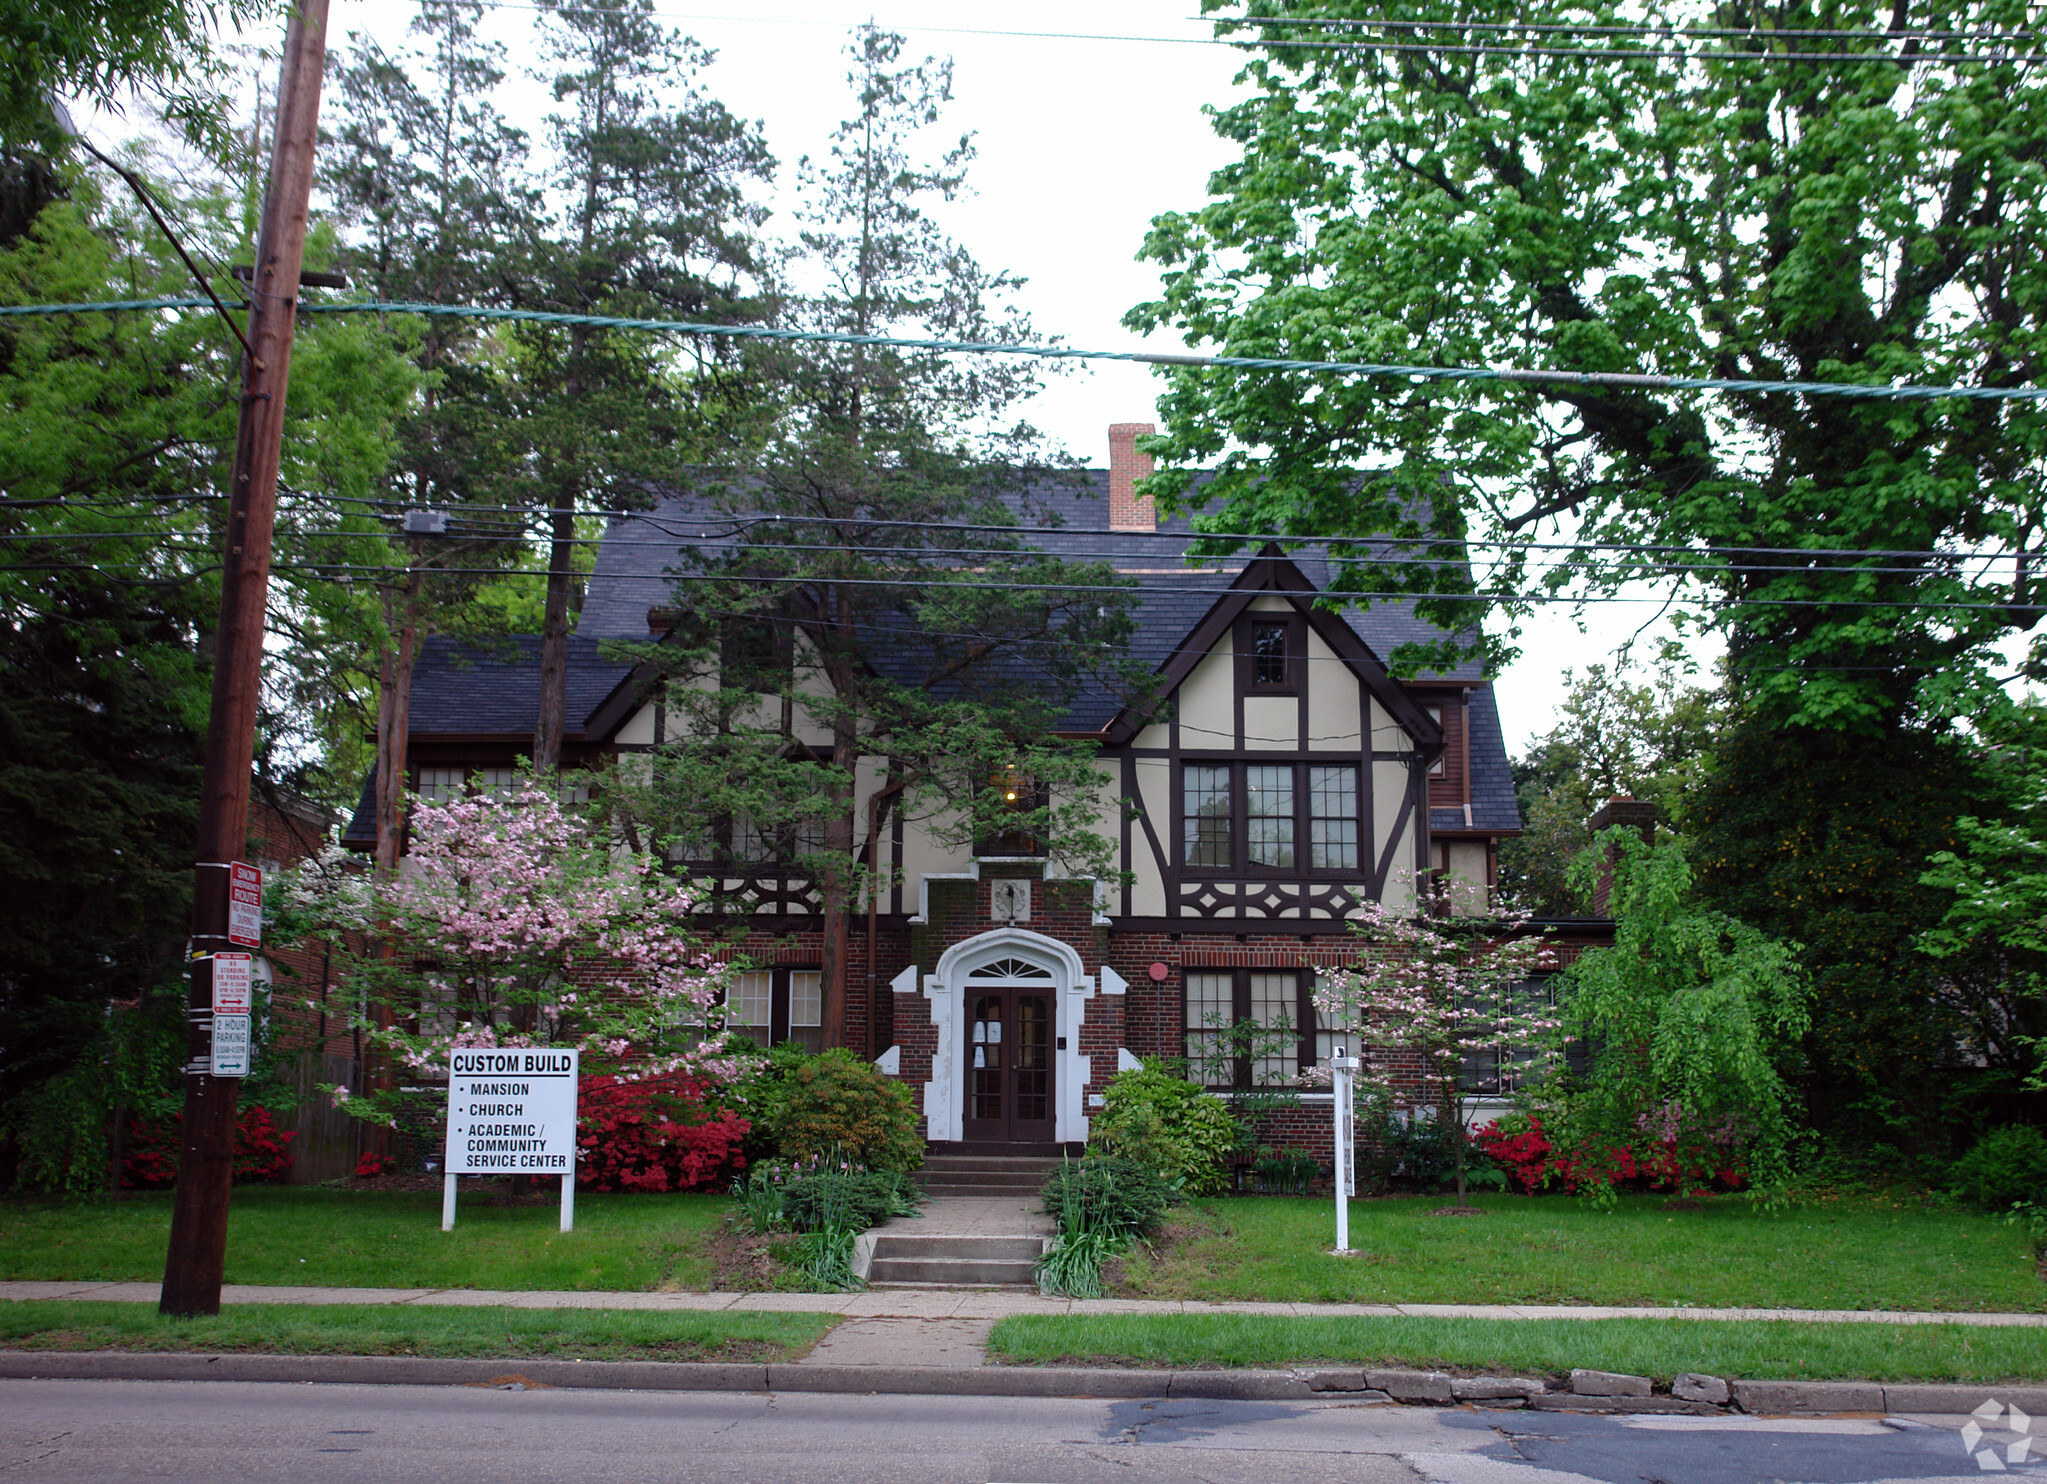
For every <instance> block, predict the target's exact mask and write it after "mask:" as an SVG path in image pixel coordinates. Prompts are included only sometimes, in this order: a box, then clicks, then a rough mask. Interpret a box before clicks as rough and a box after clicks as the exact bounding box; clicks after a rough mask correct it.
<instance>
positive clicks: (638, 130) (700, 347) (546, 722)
mask: <svg viewBox="0 0 2047 1484" xmlns="http://www.w3.org/2000/svg"><path fill="white" fill-rule="evenodd" d="M542 27H543V34H542V45H541V50H542V57H543V59H544V61H545V62H546V64H547V65H548V67H549V68H550V72H549V74H548V75H547V80H548V82H549V83H550V85H551V87H552V89H553V92H554V97H555V100H556V102H557V103H559V104H561V105H562V109H561V111H560V112H558V113H554V114H551V115H549V117H548V126H549V131H550V143H551V145H552V150H553V158H554V159H555V160H556V161H557V162H558V167H557V171H556V176H555V178H554V179H553V181H552V182H551V183H550V184H551V187H552V198H553V200H554V202H555V203H556V204H557V206H558V208H559V211H560V213H561V214H560V218H559V220H558V222H556V223H554V224H552V228H551V230H549V231H548V232H547V233H546V234H544V235H543V236H541V237H540V238H538V239H536V240H534V241H533V242H531V243H530V244H529V245H528V248H527V251H526V254H525V256H524V258H523V260H522V261H521V262H520V265H519V266H520V269H521V271H522V273H523V274H524V275H525V276H526V278H527V280H528V281H527V282H526V283H524V284H523V285H522V286H521V287H520V288H519V289H518V291H517V292H516V293H515V295H514V298H515V300H516V302H518V303H519V304H521V305H522V306H525V307H533V308H540V309H547V310H554V311H561V312H566V313H570V314H609V315H624V316H646V315H657V314H658V315H661V316H665V317H668V318H682V319H692V320H722V319H743V318H746V317H748V316H750V315H751V314H752V313H754V309H753V307H752V306H751V304H750V302H749V300H750V289H749V286H750V284H751V282H752V280H753V279H754V278H755V276H756V275H757V273H758V266H759V265H758V264H757V263H756V260H755V259H756V254H757V247H756V244H755V241H754V233H755V229H756V228H757V227H758V225H759V222H760V220H761V218H762V215H763V213H762V211H761V209H760V208H759V207H758V206H756V205H754V204H753V203H751V202H750V201H749V200H748V198H747V195H746V191H747V189H748V187H749V186H751V185H753V184H755V183H757V182H761V181H765V180H766V179H767V178H768V176H769V173H770V171H771V169H772V165H773V162H772V160H771V159H770V158H769V156H768V152H767V147H766V145H765V144H764V143H763V142H762V140H761V137H760V134H759V132H758V130H757V128H756V127H755V126H754V125H751V124H748V123H745V122H744V121H742V120H740V119H738V118H735V117H734V116H733V115H732V114H731V113H730V112H729V111H728V110H727V109H726V108H725V106H724V105H723V104H721V103H719V102H717V101H716V100H715V99H713V98H711V97H710V96H708V95H707V94H706V93H704V92H703V91H702V89H701V88H700V87H699V86H698V85H697V77H698V75H699V74H700V73H701V72H702V70H703V69H704V68H705V67H707V66H709V64H710V62H711V57H712V54H711V53H710V52H709V51H707V50H706V49H704V48H703V47H700V46H698V45H697V44H696V43H695V42H693V41H690V40H689V39H688V38H686V37H683V36H680V35H678V34H677V33H675V32H674V31H671V30H669V29H668V28H666V27H664V26H662V25H660V24H659V23H658V22H656V21H655V20H654V19H653V4H652V0H630V3H628V4H626V5H624V6H621V7H610V8H586V7H579V6H571V5H551V6H549V7H547V8H545V9H544V10H543V12H542ZM511 343H512V348H513V361H514V366H515V373H514V383H513V401H512V410H513V412H514V414H515V415H516V417H517V419H518V426H519V432H520V440H521V442H520V450H519V451H520V462H519V471H520V474H519V477H518V478H517V479H516V480H514V481H512V482H511V483H510V484H509V485H508V486H507V487H506V488H507V490H508V491H509V492H511V493H512V494H514V496H515V498H514V499H513V500H512V501H511V502H510V503H514V504H531V505H536V506H541V507H544V508H545V509H546V510H547V512H548V513H547V524H546V536H547V541H548V548H549V549H548V560H547V569H546V570H547V601H546V607H545V611H544V614H543V618H542V623H541V629H540V637H541V646H540V715H539V719H538V722H537V724H536V726H535V729H534V734H533V763H534V766H535V767H536V768H538V769H539V770H540V771H541V772H543V773H545V772H548V771H550V770H552V769H553V768H554V767H555V766H556V764H557V763H558V762H559V760H560V755H561V740H562V734H563V732H564V730H565V728H566V726H567V719H566V716H565V714H564V710H563V708H564V705H565V699H564V696H565V691H564V686H565V684H566V677H567V655H568V632H569V627H570V621H571V618H572V614H571V608H572V606H573V605H574V604H575V602H576V601H577V600H578V595H579V591H580V590H579V588H578V585H577V581H576V578H577V571H576V566H575V552H576V549H577V548H576V543H577V539H578V536H579V534H580V533H579V531H578V529H577V517H578V515H579V514H580V513H581V512H582V511H584V510H585V509H586V508H588V507H589V506H590V505H591V504H592V503H593V502H598V501H601V502H602V503H603V504H604V505H606V506H608V507H609V508H612V509H639V508H644V507H645V506H646V505H647V504H649V503H650V496H649V493H648V492H649V490H650V488H653V487H656V486H661V485H670V486H672V485H673V484H675V483H676V482H677V480H678V479H679V478H680V477H681V476H682V475H683V474H684V473H685V472H686V470H687V469H688V467H689V465H690V462H691V460H692V457H693V456H695V455H699V454H701V453H702V452H703V451H704V450H705V449H706V448H707V447H709V446H711V445H712V444H713V441H714V440H713V438H712V436H711V434H712V431H713V428H712V426H711V424H712V422H713V421H714V420H715V418H716V417H717V416H719V415H722V413H723V410H724V409H723V397H724V396H725V393H724V391H723V390H722V381H721V378H720V376H719V375H718V374H717V373H718V369H719V359H720V357H727V356H728V353H727V352H725V351H723V350H721V349H719V348H718V347H716V346H706V345H704V344H702V343H697V344H694V345H692V346H691V347H690V348H689V349H688V350H687V352H686V353H685V354H686V355H687V356H688V357H690V358H692V359H690V360H687V361H677V360H676V359H675V358H674V357H673V356H672V354H671V353H670V352H669V351H668V350H667V349H666V348H665V347H663V346H661V345H659V344H657V343H655V342H652V341H650V340H649V339H648V338H647V337H645V336H639V335H632V334H628V333H622V332H617V331H603V330H598V329H595V328H593V327H591V326H587V325H574V326H569V327H566V328H564V327H559V326H542V325H525V326H521V327H519V328H518V329H517V330H516V331H515V332H514V334H513V335H512V337H511ZM707 409H709V410H707Z"/></svg>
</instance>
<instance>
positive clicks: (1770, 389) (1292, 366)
mask: <svg viewBox="0 0 2047 1484" xmlns="http://www.w3.org/2000/svg"><path fill="white" fill-rule="evenodd" d="M203 306H204V301H203V300H198V299H107V300H96V301H90V302H78V303H70V304H8V305H0V317H16V316H29V315H59V314H106V313H115V312H128V311H169V310H178V309H197V308H200V307H203ZM298 311H299V313H301V314H423V315H440V316H445V317H451V318H457V319H476V320H484V321H495V322H498V323H505V324H541V325H561V326H565V327H566V326H580V327H585V328H590V329H606V330H640V331H647V332H651V333H655V334H667V335H685V336H703V337H707V338H714V339H715V338H722V339H731V340H766V341H791V342H795V343H799V344H811V345H845V346H860V347H866V348H872V349H893V350H919V351H930V352H934V353H937V354H941V355H1004V356H1025V357H1032V358H1036V359H1039V360H1055V361H1130V362H1135V363H1138V364H1141V365H1149V366H1170V367H1188V368H1195V369H1215V370H1241V371H1309V372H1321V373H1324V374H1329V375H1340V376H1362V377H1369V378H1374V379H1380V378H1392V379H1407V380H1416V381H1449V382H1466V383H1480V382H1505V383H1508V384H1510V385H1528V386H1540V385H1544V384H1549V383H1555V384H1558V385H1561V386H1570V387H1598V388H1601V389H1608V390H1615V391H1678V392H1691V391H1696V392H1751V393H1765V394H1775V395H1785V396H1813V397H1843V398H1848V399H1851V400H1854V399H1862V398H1870V399H1875V400H1878V401H1933V400H1939V399H1946V398H1958V399H1961V400H1965V401H1992V402H2004V401H2039V400H2042V399H2047V388H2042V387H1964V386H1928V385H1921V384H1918V383H1912V382H1907V383H1904V384H1902V385H1895V386H1874V385H1869V384H1865V383H1859V382H1837V381H1756V380H1750V379H1746V378H1738V377H1719V376H1656V375H1648V374H1644V373H1637V372H1619V371H1558V370H1550V369H1536V370H1521V369H1515V368H1510V367H1493V366H1487V367H1476V368H1474V367H1463V366H1418V365H1402V364H1397V363H1392V362H1383V361H1311V360H1298V359H1294V358H1291V357H1285V356H1204V355H1184V354H1183V355H1174V354H1168V353H1165V352H1159V351H1136V350H1081V349H1077V348H1075V347H1071V346H1063V345H1018V344H1012V343H1008V342H1003V341H991V340H936V339H925V338H919V337H914V336H907V335H859V334H854V333H852V332H850V331H841V330H789V329H782V328H779V327H776V326H772V325H719V324H703V323H698V322H695V321H690V320H663V319H628V318H622V317H619V316H615V315H605V314H567V313H562V312H558V311H553V310H540V309H489V308H482V307H479V306H476V305H468V304H417V303H406V302H401V303H382V302H374V301H373V302H365V303H357V304H301V305H299V306H298Z"/></svg>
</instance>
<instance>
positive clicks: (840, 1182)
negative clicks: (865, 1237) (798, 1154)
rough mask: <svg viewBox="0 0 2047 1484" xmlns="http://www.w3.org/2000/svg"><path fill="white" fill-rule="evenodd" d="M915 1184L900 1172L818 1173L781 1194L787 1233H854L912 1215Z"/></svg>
mask: <svg viewBox="0 0 2047 1484" xmlns="http://www.w3.org/2000/svg"><path fill="white" fill-rule="evenodd" d="M918 1200H919V1193H918V1190H917V1185H916V1182H915V1181H913V1180H912V1179H911V1178H910V1177H909V1176H908V1175H906V1174H904V1173H902V1172H901V1171H900V1170H833V1169H824V1170H819V1171H817V1172H816V1173H815V1174H811V1175H805V1176H804V1177H803V1178H801V1179H800V1180H797V1181H796V1182H794V1183H793V1184H791V1185H788V1186H785V1187H784V1188H783V1190H782V1204H781V1218H782V1220H783V1221H785V1222H787V1223H788V1225H789V1228H790V1230H792V1231H799V1232H815V1231H824V1230H826V1229H827V1228H831V1227H840V1226H850V1227H851V1228H852V1229H853V1230H854V1231H856V1232H863V1231H866V1230H867V1228H869V1227H870V1226H879V1225H881V1223H882V1222H884V1221H886V1220H888V1219H889V1217H891V1216H914V1215H916V1214H917V1202H918Z"/></svg>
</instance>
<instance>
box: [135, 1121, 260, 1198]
mask: <svg viewBox="0 0 2047 1484" xmlns="http://www.w3.org/2000/svg"><path fill="white" fill-rule="evenodd" d="M184 1122H185V1116H184V1114H183V1113H173V1114H172V1115H171V1116H170V1117H169V1118H167V1119H165V1120H163V1121H162V1122H160V1123H158V1122H152V1121H151V1120H149V1119H147V1118H132V1119H130V1120H129V1121H128V1133H127V1137H126V1139H125V1140H124V1142H123V1144H122V1148H121V1184H122V1185H123V1186H124V1187H125V1188H127V1189H129V1190H162V1189H165V1188H166V1187H168V1186H172V1185H175V1184H177V1181H178V1135H179V1131H180V1130H181V1129H182V1128H183V1126H184ZM297 1137H298V1135H297V1134H296V1133H295V1132H293V1131H291V1130H289V1129H281V1128H279V1127H278V1126H277V1120H276V1119H274V1118H272V1117H271V1116H270V1110H269V1109H268V1108H244V1109H242V1110H241V1112H240V1113H239V1114H237V1115H236V1117H235V1179H236V1180H237V1181H248V1180H256V1181H268V1180H282V1179H283V1178H284V1177H285V1176H286V1175H288V1174H290V1173H291V1141H292V1140H293V1139H296V1138H297Z"/></svg>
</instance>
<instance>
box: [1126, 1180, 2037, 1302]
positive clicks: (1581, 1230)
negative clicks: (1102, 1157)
mask: <svg viewBox="0 0 2047 1484" xmlns="http://www.w3.org/2000/svg"><path fill="white" fill-rule="evenodd" d="M1447 1199H1448V1198H1447V1197H1444V1196H1419V1197H1415V1196H1408V1197H1399V1198H1394V1199H1387V1200H1368V1201H1354V1202H1352V1203H1351V1208H1350V1241H1351V1246H1352V1247H1354V1248H1356V1249H1358V1250H1357V1252H1356V1253H1355V1254H1354V1255H1352V1256H1350V1257H1343V1258H1338V1257H1331V1256H1329V1255H1328V1248H1329V1245H1330V1241H1331V1239H1332V1237H1333V1236H1334V1229H1333V1220H1334V1218H1333V1212H1332V1210H1331V1207H1330V1203H1329V1202H1328V1201H1327V1200H1298V1199H1288V1198H1284V1197H1261V1198H1257V1199H1237V1200H1213V1201H1197V1202H1194V1203H1193V1204H1192V1205H1191V1206H1189V1207H1186V1208H1184V1209H1182V1210H1181V1211H1178V1212H1175V1213H1173V1214H1172V1215H1171V1216H1169V1218H1168V1221H1169V1222H1170V1223H1172V1224H1173V1225H1174V1226H1175V1227H1176V1228H1177V1232H1176V1233H1175V1234H1176V1236H1177V1237H1178V1240H1176V1241H1173V1242H1171V1243H1168V1244H1162V1246H1161V1248H1160V1250H1158V1251H1157V1252H1154V1251H1152V1250H1149V1249H1147V1248H1145V1247H1142V1246H1140V1247H1136V1248H1133V1249H1132V1250H1131V1252H1130V1254H1129V1256H1127V1257H1126V1258H1125V1259H1124V1260H1123V1261H1122V1264H1121V1269H1122V1272H1121V1279H1120V1284H1119V1288H1118V1292H1119V1293H1120V1294H1121V1295H1123V1296H1126V1297H1131V1298H1153V1299H1202V1300H1209V1301H1232V1300H1253V1301H1264V1302H1269V1303H1285V1302H1293V1303H1396V1304H1593V1305H1628V1306H1633V1305H1638V1304H1646V1305H1664V1304H1673V1303H1684V1304H1690V1305H1695V1306H1697V1307H1701V1308H1723V1307H1724V1308H1750V1307H1757V1308H1781V1309H1947V1310H1960V1311H1978V1312H1981V1311H1984V1310H2019V1311H2026V1312H2036V1313H2037V1312H2042V1311H2047V1284H2043V1283H2042V1282H2041V1281H2040V1269H2039V1265H2038V1263H2037V1262H2036V1260H2035V1258H2034V1256H2033V1251H2032V1245H2031V1243H2030V1242H2029V1241H2028V1240H2027V1239H2026V1235H2025V1233H2024V1232H2022V1231H2020V1230H2019V1229H2018V1228H2016V1227H2012V1226H2007V1225H2005V1224H2004V1223H2003V1222H2002V1221H2001V1220H1999V1219H1998V1218H1997V1217H1994V1216H1984V1215H1978V1214H1976V1213H1973V1212H1967V1211H1957V1210H1952V1209H1947V1208H1945V1207H1942V1206H1940V1205H1938V1204H1934V1203H1931V1202H1928V1201H1924V1200H1910V1199H1905V1198H1889V1197H1883V1196H1859V1195H1858V1196H1844V1197H1833V1196H1828V1197H1824V1198H1815V1199H1812V1200H1808V1201H1806V1202H1804V1203H1803V1204H1800V1205H1797V1206H1793V1207H1790V1208H1788V1209H1785V1210H1783V1211H1778V1212H1767V1211H1759V1210H1757V1209H1756V1208H1755V1207H1753V1206H1751V1205H1750V1204H1749V1203H1748V1202H1747V1201H1746V1200H1745V1199H1743V1198H1741V1197H1739V1196H1719V1197H1714V1198H1711V1199H1709V1200H1706V1201H1704V1202H1702V1203H1694V1205H1692V1206H1690V1207H1685V1208H1679V1209H1672V1203H1671V1201H1670V1200H1669V1198H1668V1197H1665V1196H1656V1195H1647V1196H1623V1197H1622V1198H1621V1199H1620V1200H1619V1201H1618V1202H1617V1203H1616V1204H1615V1206H1614V1207H1613V1209H1611V1210H1601V1209H1599V1208H1597V1207H1595V1206H1592V1205H1590V1204H1588V1203H1587V1202H1585V1201H1583V1200H1580V1199H1578V1198H1576V1197H1573V1196H1560V1195H1558V1196H1551V1195H1544V1196H1512V1195H1497V1194H1486V1195H1477V1196H1473V1197H1472V1198H1471V1200H1470V1202H1469V1204H1471V1205H1472V1206H1475V1207H1478V1208H1479V1209H1481V1210H1483V1211H1485V1212H1486V1214H1485V1215H1484V1216H1479V1217H1463V1218H1458V1217H1444V1216H1437V1215H1436V1214H1434V1213H1435V1211H1436V1210H1437V1209H1439V1208H1441V1207H1442V1206H1443V1205H1444V1203H1445V1201H1446V1200H1447Z"/></svg>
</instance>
